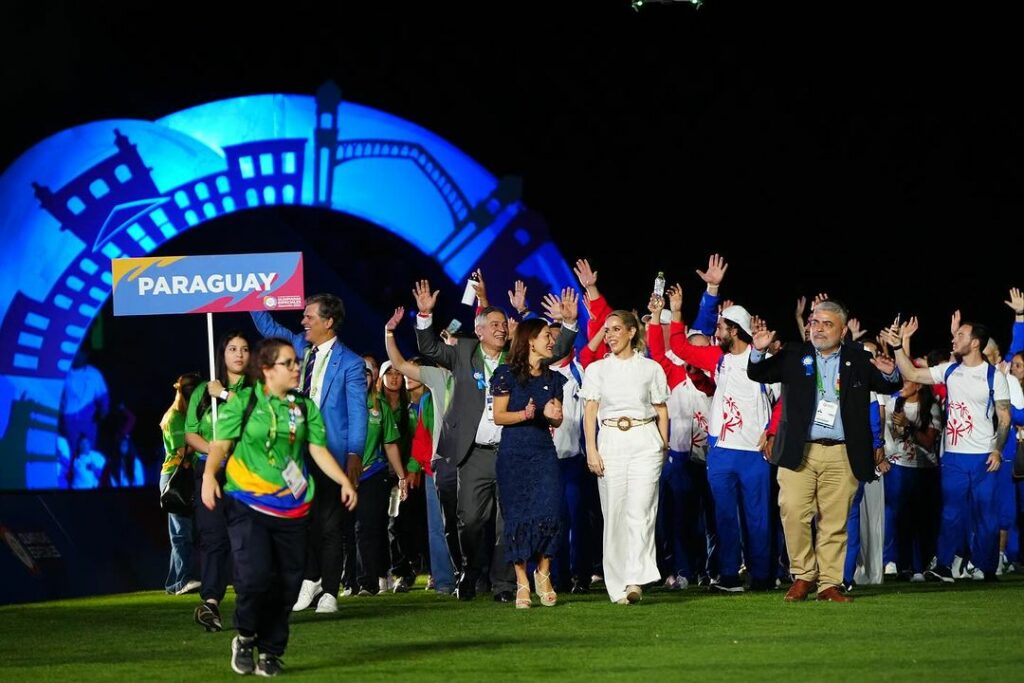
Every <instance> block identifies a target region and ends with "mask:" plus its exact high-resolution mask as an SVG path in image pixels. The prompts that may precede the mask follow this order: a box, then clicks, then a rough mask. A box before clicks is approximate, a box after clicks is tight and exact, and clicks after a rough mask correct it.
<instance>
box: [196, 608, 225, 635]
mask: <svg viewBox="0 0 1024 683" xmlns="http://www.w3.org/2000/svg"><path fill="white" fill-rule="evenodd" d="M192 616H193V618H194V619H195V620H196V623H197V624H199V625H200V626H202V627H204V628H205V629H206V632H207V633H216V632H217V631H220V630H221V628H222V626H221V622H220V608H219V607H217V605H215V604H213V603H212V602H204V603H202V604H201V605H199V607H196V611H195V612H194V613H193V615H192Z"/></svg>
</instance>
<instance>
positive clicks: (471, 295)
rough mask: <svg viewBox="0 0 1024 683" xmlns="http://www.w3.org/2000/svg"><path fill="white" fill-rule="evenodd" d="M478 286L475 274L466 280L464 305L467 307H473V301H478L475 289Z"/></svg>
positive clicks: (463, 294)
mask: <svg viewBox="0 0 1024 683" xmlns="http://www.w3.org/2000/svg"><path fill="white" fill-rule="evenodd" d="M476 284H478V281H477V279H476V273H473V274H471V275H470V276H469V279H468V280H466V289H465V290H464V291H463V292H462V303H464V304H465V305H467V306H472V305H473V301H475V300H476V289H474V288H473V287H474V285H476Z"/></svg>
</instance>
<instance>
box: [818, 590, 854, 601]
mask: <svg viewBox="0 0 1024 683" xmlns="http://www.w3.org/2000/svg"><path fill="white" fill-rule="evenodd" d="M818 599H819V600H822V601H824V602H853V598H851V597H849V596H846V595H843V594H842V593H840V592H839V588H838V587H837V586H830V587H829V588H826V589H825V590H823V591H821V592H820V593H818Z"/></svg>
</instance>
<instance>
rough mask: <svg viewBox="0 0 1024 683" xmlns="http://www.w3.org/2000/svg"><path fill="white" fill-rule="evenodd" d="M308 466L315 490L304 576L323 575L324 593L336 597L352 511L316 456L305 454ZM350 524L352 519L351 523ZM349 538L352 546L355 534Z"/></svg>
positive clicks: (318, 576) (322, 585)
mask: <svg viewBox="0 0 1024 683" xmlns="http://www.w3.org/2000/svg"><path fill="white" fill-rule="evenodd" d="M306 466H307V468H308V471H309V473H310V474H311V475H312V477H313V482H314V483H315V484H316V493H315V494H314V496H313V506H312V508H311V509H310V511H309V539H308V543H307V545H306V569H305V578H306V579H309V580H310V581H316V580H317V579H320V580H321V581H322V584H321V588H322V589H323V591H324V593H327V594H329V595H333V596H335V597H337V595H338V587H339V586H340V584H341V571H342V566H343V564H344V559H345V550H346V548H345V540H346V539H345V534H344V529H345V526H346V525H345V517H346V516H349V514H348V510H346V509H345V508H344V506H342V504H341V487H340V486H338V485H337V484H336V483H334V481H333V480H332V479H331V478H330V477H328V476H327V475H326V474H324V473H323V470H321V469H320V466H319V465H317V464H316V462H315V461H314V460H313V458H306ZM351 526H352V525H351V521H350V522H349V525H348V527H349V528H350V529H351ZM348 541H349V546H350V547H351V545H352V538H351V537H349V539H348ZM350 552H353V551H352V550H350Z"/></svg>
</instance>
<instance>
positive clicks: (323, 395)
mask: <svg viewBox="0 0 1024 683" xmlns="http://www.w3.org/2000/svg"><path fill="white" fill-rule="evenodd" d="M252 319H253V322H254V323H255V324H256V329H258V330H259V331H260V334H261V335H263V336H264V337H280V338H282V339H286V340H289V341H291V343H292V345H293V346H294V347H295V353H296V355H297V356H298V357H299V358H301V359H302V363H301V366H300V368H299V390H300V391H301V392H302V393H303V394H304V395H306V396H308V397H309V398H310V399H311V400H312V401H313V402H314V403H316V405H317V407H318V408H319V409H320V413H321V414H322V415H323V419H324V428H325V430H326V432H327V449H328V450H329V451H330V452H331V454H332V455H333V456H334V457H335V459H337V460H338V464H339V465H341V467H343V468H344V469H345V471H346V473H347V474H348V476H349V479H350V480H351V481H352V482H358V481H359V475H360V472H361V470H362V453H363V446H364V444H365V442H366V419H367V414H366V377H365V374H364V371H365V367H366V366H365V364H364V363H363V359H362V358H361V357H360V356H359V355H357V354H356V353H355V352H353V351H352V350H351V349H349V348H348V347H347V346H345V345H344V344H342V343H341V340H340V339H338V333H339V332H340V331H341V326H342V324H343V323H344V322H345V305H344V304H343V303H342V301H341V299H340V298H338V297H336V296H334V295H333V294H315V295H313V296H311V297H308V298H307V299H306V309H305V311H304V313H303V315H302V332H297V333H293V332H291V331H290V330H288V329H287V328H286V327H284V326H282V325H279V324H277V322H275V321H274V319H273V318H272V317H271V316H270V314H269V313H265V312H262V311H260V312H255V313H252ZM307 466H308V467H309V471H310V472H311V473H312V475H313V481H314V482H316V496H315V497H314V499H313V508H312V510H311V513H310V529H309V537H308V538H309V540H308V542H307V544H306V548H307V552H306V577H305V580H304V581H303V582H302V589H301V591H300V592H299V599H298V602H296V603H295V607H294V609H296V610H302V609H306V608H307V607H309V606H310V605H311V604H314V602H315V604H316V611H317V612H321V613H325V612H327V613H329V612H336V611H337V610H338V602H337V595H338V589H339V587H340V583H341V571H342V562H343V557H344V552H343V546H344V543H343V538H342V525H343V524H344V523H345V519H344V516H345V514H346V511H345V509H344V507H343V506H342V505H341V489H340V487H339V486H338V485H337V484H335V483H334V482H333V481H332V480H331V479H330V478H329V477H327V476H326V475H325V474H324V473H323V472H322V471H321V470H320V468H319V467H317V465H316V463H315V462H314V461H313V459H312V458H308V459H307ZM350 524H351V520H349V524H346V527H347V526H350ZM351 542H352V539H350V543H351ZM350 557H351V555H350Z"/></svg>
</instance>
